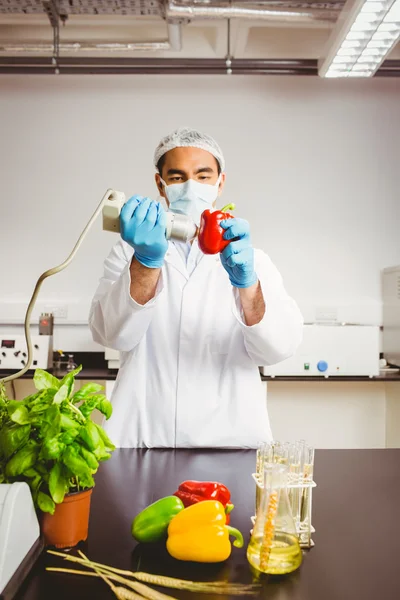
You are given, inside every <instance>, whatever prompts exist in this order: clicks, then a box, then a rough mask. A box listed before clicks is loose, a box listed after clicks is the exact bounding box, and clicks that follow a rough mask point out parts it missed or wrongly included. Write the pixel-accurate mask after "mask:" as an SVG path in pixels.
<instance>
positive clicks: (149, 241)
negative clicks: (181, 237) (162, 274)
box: [120, 196, 168, 269]
mask: <svg viewBox="0 0 400 600" xmlns="http://www.w3.org/2000/svg"><path fill="white" fill-rule="evenodd" d="M120 225H121V237H122V239H123V240H124V241H125V242H127V243H128V244H129V245H130V246H132V248H133V249H134V250H135V258H136V260H138V261H139V262H140V263H142V265H144V266H145V267H149V268H150V269H159V268H161V267H162V266H163V264H164V256H165V253H166V251H167V249H168V242H167V238H166V237H165V228H166V217H165V211H164V209H163V207H162V206H161V204H160V203H159V202H154V201H153V200H150V199H149V198H142V197H141V196H133V198H131V199H130V200H128V202H127V203H126V204H124V206H123V207H122V210H121V216H120Z"/></svg>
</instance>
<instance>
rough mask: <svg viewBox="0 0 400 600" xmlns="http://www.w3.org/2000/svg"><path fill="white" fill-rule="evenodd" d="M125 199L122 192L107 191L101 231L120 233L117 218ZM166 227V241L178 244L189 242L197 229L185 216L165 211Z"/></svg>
mask: <svg viewBox="0 0 400 600" xmlns="http://www.w3.org/2000/svg"><path fill="white" fill-rule="evenodd" d="M125 202H126V197H125V194H124V193H123V192H117V191H116V190H108V198H107V199H106V200H105V202H104V205H103V229H104V231H114V232H115V233H121V230H120V221H119V217H120V214H121V210H122V207H123V205H124V204H125ZM166 216H167V226H166V230H165V236H166V238H167V240H169V239H173V240H177V241H180V242H190V240H192V239H193V238H194V237H195V236H196V234H197V227H196V225H195V224H194V223H193V221H192V220H191V219H190V218H189V217H187V216H186V215H179V214H175V213H172V212H169V211H167V212H166Z"/></svg>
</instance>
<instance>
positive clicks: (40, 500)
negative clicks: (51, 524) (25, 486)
mask: <svg viewBox="0 0 400 600" xmlns="http://www.w3.org/2000/svg"><path fill="white" fill-rule="evenodd" d="M37 504H38V507H39V508H40V510H41V511H42V512H47V513H50V514H51V515H54V511H55V510H56V505H55V503H54V501H53V499H52V498H50V496H49V495H48V494H45V493H44V492H39V493H38V495H37Z"/></svg>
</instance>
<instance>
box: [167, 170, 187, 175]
mask: <svg viewBox="0 0 400 600" xmlns="http://www.w3.org/2000/svg"><path fill="white" fill-rule="evenodd" d="M167 175H186V173H185V171H182V170H181V169H168V171H167Z"/></svg>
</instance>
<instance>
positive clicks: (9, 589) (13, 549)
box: [0, 482, 43, 600]
mask: <svg viewBox="0 0 400 600" xmlns="http://www.w3.org/2000/svg"><path fill="white" fill-rule="evenodd" d="M42 549H43V543H42V542H41V540H40V530H39V523H38V520H37V516H36V512H35V508H34V505H33V500H32V496H31V491H30V489H29V487H28V485H27V484H26V483H22V482H19V483H12V484H6V483H2V484H0V599H1V600H11V598H13V597H14V596H15V595H16V593H17V590H18V588H19V587H20V585H21V583H22V582H23V580H24V579H25V577H26V575H27V574H28V572H29V571H30V569H31V568H32V566H33V565H34V563H35V561H36V559H37V558H38V556H39V554H40V552H41V551H42Z"/></svg>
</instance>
